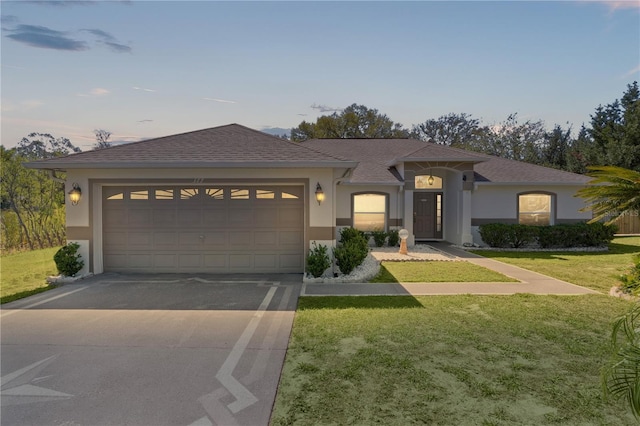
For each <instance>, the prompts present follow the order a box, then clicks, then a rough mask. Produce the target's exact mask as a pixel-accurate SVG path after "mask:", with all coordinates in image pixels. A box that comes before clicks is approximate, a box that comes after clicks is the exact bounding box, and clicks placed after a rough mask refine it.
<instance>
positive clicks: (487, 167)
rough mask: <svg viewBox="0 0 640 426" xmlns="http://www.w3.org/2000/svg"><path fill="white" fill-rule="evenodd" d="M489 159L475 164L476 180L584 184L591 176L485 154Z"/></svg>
mask: <svg viewBox="0 0 640 426" xmlns="http://www.w3.org/2000/svg"><path fill="white" fill-rule="evenodd" d="M483 157H486V158H487V159H488V160H487V161H485V162H483V163H479V164H476V165H475V166H474V171H475V180H476V182H493V183H542V184H578V185H584V184H586V183H587V182H589V181H590V180H591V178H590V177H588V176H584V175H579V174H577V173H570V172H565V171H564V170H558V169H553V168H550V167H542V166H537V165H535V164H529V163H524V162H522V161H515V160H508V159H506V158H500V157H494V156H490V155H483Z"/></svg>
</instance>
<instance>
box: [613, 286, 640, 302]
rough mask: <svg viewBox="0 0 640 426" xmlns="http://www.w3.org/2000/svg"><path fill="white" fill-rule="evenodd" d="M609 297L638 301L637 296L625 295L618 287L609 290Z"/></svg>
mask: <svg viewBox="0 0 640 426" xmlns="http://www.w3.org/2000/svg"><path fill="white" fill-rule="evenodd" d="M609 296H613V297H619V298H621V299H625V300H633V301H637V300H639V299H640V298H639V297H638V296H634V295H632V294H629V293H625V292H624V291H622V290H620V287H611V290H609Z"/></svg>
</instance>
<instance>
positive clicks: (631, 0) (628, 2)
mask: <svg viewBox="0 0 640 426" xmlns="http://www.w3.org/2000/svg"><path fill="white" fill-rule="evenodd" d="M599 3H603V4H605V5H607V6H608V7H609V9H610V10H621V9H640V2H638V1H637V0H622V1H619V0H613V1H607V0H604V1H599Z"/></svg>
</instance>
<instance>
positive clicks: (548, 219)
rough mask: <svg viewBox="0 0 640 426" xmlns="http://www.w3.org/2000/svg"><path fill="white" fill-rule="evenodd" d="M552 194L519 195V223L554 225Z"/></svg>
mask: <svg viewBox="0 0 640 426" xmlns="http://www.w3.org/2000/svg"><path fill="white" fill-rule="evenodd" d="M551 199H552V196H551V195H550V194H520V195H518V223H521V224H523V225H553V221H552V220H553V218H552V215H551Z"/></svg>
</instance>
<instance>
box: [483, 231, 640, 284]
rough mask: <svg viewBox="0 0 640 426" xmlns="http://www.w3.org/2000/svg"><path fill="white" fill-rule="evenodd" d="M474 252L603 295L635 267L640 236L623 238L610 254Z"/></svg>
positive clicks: (614, 245) (616, 240)
mask: <svg viewBox="0 0 640 426" xmlns="http://www.w3.org/2000/svg"><path fill="white" fill-rule="evenodd" d="M474 253H476V254H479V255H481V256H484V257H488V258H491V259H495V260H499V261H500V262H504V263H509V264H512V265H516V266H520V267H521V268H525V269H530V270H532V271H536V272H540V273H541V274H545V275H549V276H551V277H554V278H558V279H561V280H563V281H567V282H570V283H573V284H578V285H581V286H583V287H588V288H591V289H593V290H597V291H600V292H603V293H609V290H610V289H611V287H614V286H617V285H619V283H620V282H619V281H618V277H619V276H620V274H622V273H624V272H625V271H627V270H628V269H629V268H630V267H631V265H632V264H633V261H632V259H633V256H634V254H637V253H640V237H619V238H616V239H614V240H613V241H612V243H611V244H610V245H609V251H608V252H596V253H589V252H582V253H581V252H563V251H557V252H499V251H488V250H476V251H474Z"/></svg>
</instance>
